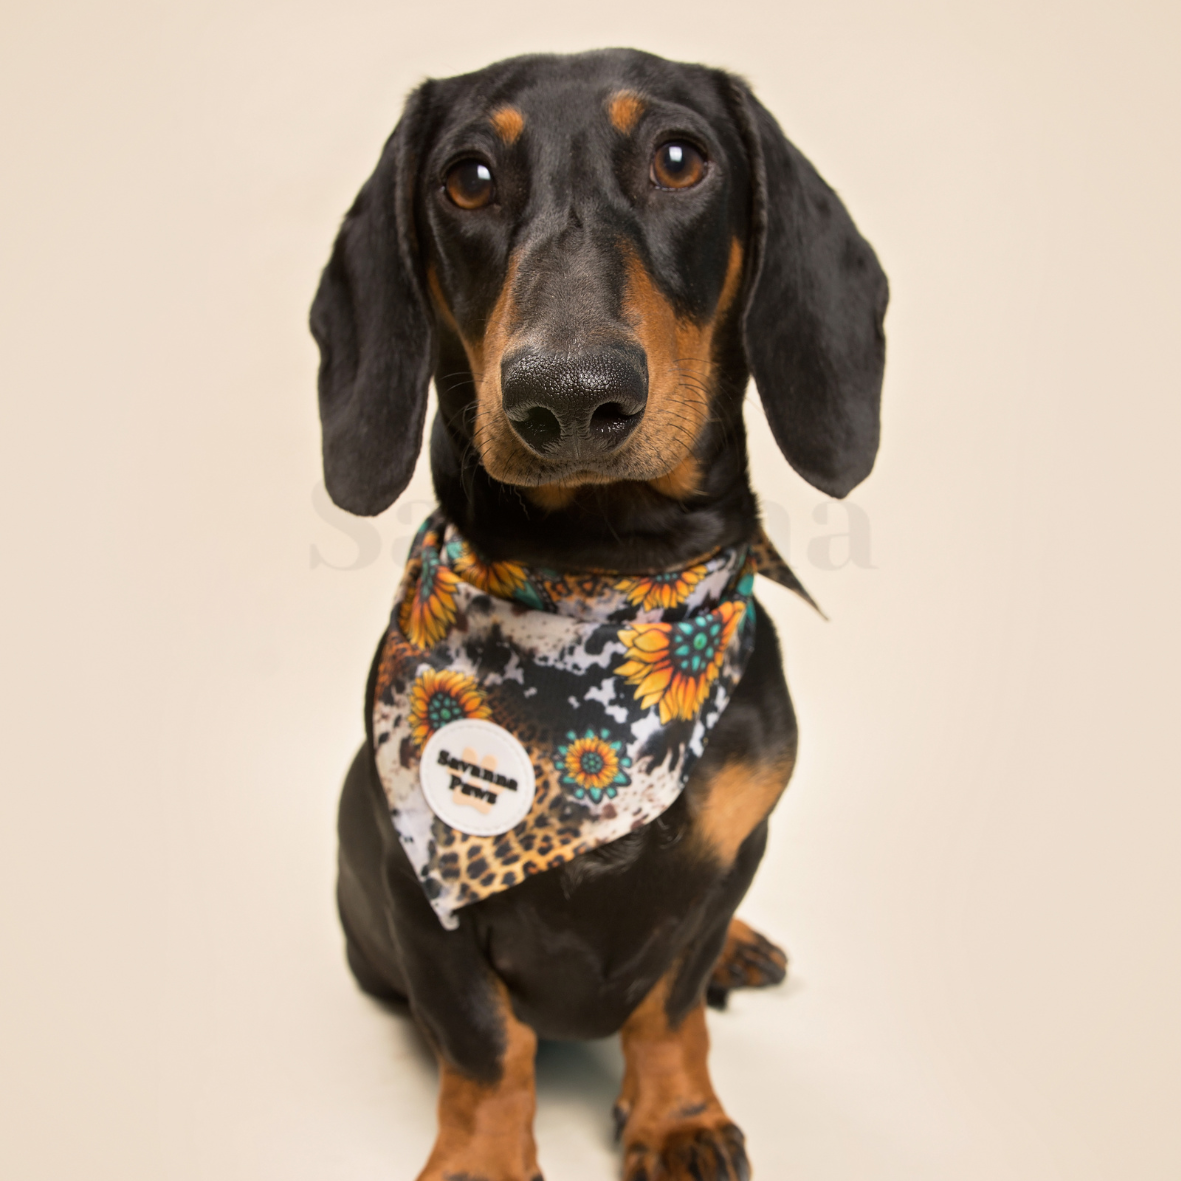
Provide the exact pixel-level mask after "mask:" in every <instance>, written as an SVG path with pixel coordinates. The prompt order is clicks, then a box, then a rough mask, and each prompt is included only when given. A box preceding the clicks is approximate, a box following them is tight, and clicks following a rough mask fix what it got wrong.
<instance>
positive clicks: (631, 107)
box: [607, 90, 644, 135]
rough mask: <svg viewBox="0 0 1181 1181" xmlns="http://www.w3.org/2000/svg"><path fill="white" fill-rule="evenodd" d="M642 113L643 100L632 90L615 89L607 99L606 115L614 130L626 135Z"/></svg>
mask: <svg viewBox="0 0 1181 1181" xmlns="http://www.w3.org/2000/svg"><path fill="white" fill-rule="evenodd" d="M643 113H644V100H643V99H642V98H640V96H639V95H638V94H636V93H635V91H633V90H617V91H616V92H615V93H614V94H613V95H612V96H611V98H610V99H609V100H608V101H607V117H608V118H609V119H610V120H611V126H612V127H614V128H615V130H616V131H622V132H623V134H624V135H627V134H628V132H630V131H631V129H632V128H633V127H635V125H636V123H637V122H638V121H639V118H640V116H641V115H642V114H643Z"/></svg>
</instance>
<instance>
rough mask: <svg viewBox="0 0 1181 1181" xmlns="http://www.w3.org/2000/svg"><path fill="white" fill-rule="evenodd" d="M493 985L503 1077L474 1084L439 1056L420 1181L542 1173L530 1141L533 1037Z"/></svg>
mask: <svg viewBox="0 0 1181 1181" xmlns="http://www.w3.org/2000/svg"><path fill="white" fill-rule="evenodd" d="M497 986H498V988H499V990H500V994H501V1015H502V1020H503V1022H504V1042H505V1049H504V1055H503V1058H502V1060H501V1065H502V1074H501V1077H500V1079H499V1081H497V1082H495V1083H478V1082H474V1081H473V1080H472V1079H470V1078H467V1077H466V1076H465V1075H463V1074H461V1073H460V1072H459V1071H458V1070H456V1069H455V1067H453V1066H451V1065H450V1064H449V1063H448V1062H447V1061H446V1060H445V1059H444V1058H443V1057H442V1055H440V1056H439V1130H438V1134H437V1136H436V1139H435V1147H434V1150H433V1151H432V1152H431V1155H430V1159H429V1160H428V1161H427V1163H426V1167H425V1168H424V1169H423V1171H422V1172H421V1173H420V1174H419V1177H418V1181H454V1179H455V1178H456V1177H471V1178H476V1177H480V1178H488V1181H533V1178H535V1177H537V1176H538V1175H539V1173H540V1170H539V1169H538V1167H537V1149H536V1147H535V1145H534V1141H533V1113H534V1111H535V1109H536V1107H537V1097H536V1088H535V1082H534V1073H533V1064H534V1059H535V1057H536V1054H537V1035H536V1034H535V1033H534V1032H533V1030H532V1029H530V1028H529V1027H528V1026H527V1025H524V1024H522V1023H521V1022H520V1021H518V1020H517V1019H516V1017H514V1016H513V1012H512V1009H511V1007H510V1005H509V1000H508V992H507V990H506V989H505V987H504V985H503V984H501V983H500V982H499V981H498V982H497Z"/></svg>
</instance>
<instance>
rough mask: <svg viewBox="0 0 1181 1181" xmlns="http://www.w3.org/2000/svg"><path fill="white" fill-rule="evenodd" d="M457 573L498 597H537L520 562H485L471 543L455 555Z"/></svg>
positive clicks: (473, 584)
mask: <svg viewBox="0 0 1181 1181" xmlns="http://www.w3.org/2000/svg"><path fill="white" fill-rule="evenodd" d="M455 573H456V574H458V575H459V576H460V578H462V579H463V580H464V582H470V583H471V584H472V586H474V587H477V588H478V589H479V590H482V591H484V592H485V593H487V594H490V595H495V596H496V597H497V598H498V599H519V598H522V597H524V598H536V595H533V594H531V593H530V587H529V575H528V573H527V572H526V570H525V567H524V566H523V565H521V563H520V562H485V561H483V560H482V559H481V558H478V557H476V554H475V552H474V551H473V550H472V547H471V546H470V545H465V546H463V547H462V548H461V549H460V551H459V553H458V554H457V555H456V557H455Z"/></svg>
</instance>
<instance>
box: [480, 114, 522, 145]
mask: <svg viewBox="0 0 1181 1181" xmlns="http://www.w3.org/2000/svg"><path fill="white" fill-rule="evenodd" d="M489 122H490V123H491V124H492V127H493V130H494V131H495V132H496V134H497V135H498V136H500V138H501V139H502V140H504V142H505V143H506V144H508V145H510V146H512V145H513V144H515V143H516V142H517V138H518V137H519V136H520V134H521V132H522V131H524V129H525V116H524V115H522V114H521V112H520V111H518V110H517V108H516V107H497V109H496V110H495V111H493V112H492V117H491V119H490V120H489Z"/></svg>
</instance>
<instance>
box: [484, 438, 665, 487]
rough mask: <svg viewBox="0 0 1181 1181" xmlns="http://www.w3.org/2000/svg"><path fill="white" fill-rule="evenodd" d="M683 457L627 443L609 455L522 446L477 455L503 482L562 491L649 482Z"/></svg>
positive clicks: (490, 472) (487, 468)
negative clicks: (549, 452)
mask: <svg viewBox="0 0 1181 1181" xmlns="http://www.w3.org/2000/svg"><path fill="white" fill-rule="evenodd" d="M490 450H491V449H490ZM685 458H686V456H685V455H684V454H676V455H669V454H657V453H655V452H654V451H653V450H652V449H649V448H642V447H630V446H629V447H625V448H621V449H620V451H618V452H616V453H614V454H612V455H609V456H602V457H594V458H592V457H586V456H575V457H573V458H570V459H562V460H554V459H551V458H549V457H547V456H546V455H544V454H538V453H537V452H535V451H532V450H530V449H528V448H526V447H524V446H517V447H514V448H512V449H507V448H497V449H496V450H495V452H492V453H490V454H485V453H483V452H482V453H481V455H480V459H481V461H482V462H483V464H484V468H485V470H486V471H487V472H488V474H489V475H490V476H491V477H492V478H493V479H494V480H497V481H499V482H500V483H502V484H510V485H513V486H515V487H518V488H539V489H540V488H555V489H558V488H560V489H563V490H565V491H573V490H574V489H576V488H580V487H583V486H584V485H587V484H621V483H625V482H640V483H648V482H650V481H652V480H658V479H660V478H661V477H663V476H667V475H668V474H669V473H670V472H672V471H673V470H675V469H676V468H677V467H678V466H679V465H680V464H681V463H683V462H684V460H685Z"/></svg>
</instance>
